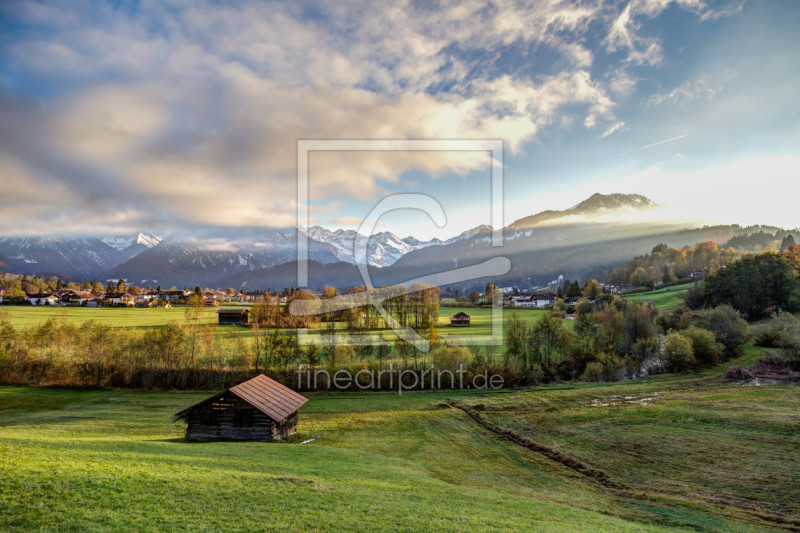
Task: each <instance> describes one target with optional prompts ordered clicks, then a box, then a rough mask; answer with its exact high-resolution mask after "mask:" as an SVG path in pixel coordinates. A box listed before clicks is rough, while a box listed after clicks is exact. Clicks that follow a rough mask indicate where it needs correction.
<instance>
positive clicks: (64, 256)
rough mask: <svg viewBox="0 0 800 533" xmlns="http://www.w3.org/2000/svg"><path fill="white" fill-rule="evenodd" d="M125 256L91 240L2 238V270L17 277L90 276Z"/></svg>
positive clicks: (0, 251) (45, 237) (106, 268)
mask: <svg viewBox="0 0 800 533" xmlns="http://www.w3.org/2000/svg"><path fill="white" fill-rule="evenodd" d="M126 258H127V255H126V254H125V253H124V252H122V251H119V250H117V249H115V248H112V247H111V246H109V245H107V244H106V243H104V242H103V241H102V240H101V239H98V238H95V237H86V238H65V237H55V236H39V237H17V238H14V237H2V238H0V260H1V261H2V263H4V266H3V270H7V271H9V272H14V273H17V274H33V273H37V272H57V273H61V274H64V275H67V276H70V275H76V274H77V275H82V276H94V275H97V274H100V273H102V272H105V271H106V270H108V269H109V268H111V267H113V266H115V265H118V264H119V263H120V262H122V261H124V260H125V259H126Z"/></svg>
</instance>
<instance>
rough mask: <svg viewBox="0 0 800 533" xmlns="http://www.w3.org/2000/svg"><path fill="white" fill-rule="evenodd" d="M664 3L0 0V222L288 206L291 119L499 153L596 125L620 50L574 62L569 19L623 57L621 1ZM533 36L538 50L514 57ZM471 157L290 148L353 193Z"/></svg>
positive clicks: (584, 50)
mask: <svg viewBox="0 0 800 533" xmlns="http://www.w3.org/2000/svg"><path fill="white" fill-rule="evenodd" d="M679 4H680V5H681V6H682V7H685V8H689V9H695V10H698V13H701V12H702V13H706V12H707V11H702V8H701V6H700V4H699V3H697V2H688V1H683V2H679ZM666 5H667V2H656V1H652V0H650V1H632V2H630V3H628V4H627V5H626V6H625V7H624V8H622V9H621V11H620V12H615V10H614V9H612V8H609V7H608V6H606V5H604V4H603V3H601V2H599V1H598V2H591V1H587V2H584V3H581V4H580V5H577V6H576V5H572V4H569V3H563V2H559V1H556V0H552V1H544V2H536V3H535V4H534V5H530V6H522V5H519V4H518V3H517V2H512V1H510V0H499V1H497V2H493V3H491V4H486V3H485V2H481V1H477V0H475V1H465V2H458V3H455V2H453V3H451V2H444V3H442V4H441V5H440V6H438V8H437V9H432V8H430V7H428V6H426V5H425V4H424V3H421V4H417V3H411V2H408V3H401V4H400V5H396V6H385V5H383V4H381V3H376V2H357V1H352V2H343V3H325V4H322V5H314V6H309V5H304V4H283V3H244V2H231V3H225V4H218V3H215V2H191V3H167V4H142V5H140V6H138V7H137V9H135V10H126V9H117V8H115V7H114V5H112V4H110V3H105V2H100V1H97V2H92V3H90V4H87V5H74V6H70V8H69V9H64V8H61V7H57V6H53V5H50V4H47V3H37V2H26V3H23V4H19V5H18V6H17V7H18V9H13V10H12V9H8V8H7V9H5V10H4V11H3V12H2V18H3V19H4V20H5V21H6V22H7V23H8V24H11V23H14V22H16V23H18V24H19V25H20V27H25V28H27V30H26V31H20V32H19V33H18V34H16V35H15V37H14V39H13V40H11V41H9V42H8V46H6V47H5V49H4V50H3V51H0V54H1V55H0V57H3V59H4V60H5V62H6V63H7V64H8V65H9V72H14V73H15V74H14V77H13V79H12V78H9V77H8V75H6V77H5V78H3V80H4V83H5V84H6V87H5V91H4V92H2V93H0V101H2V102H1V103H2V106H3V110H4V111H7V112H8V114H7V115H6V116H5V118H0V152H2V153H4V154H6V155H9V154H12V153H13V154H14V157H13V158H12V159H5V158H4V170H5V171H6V172H7V174H6V175H7V176H9V179H12V177H13V180H14V183H18V184H20V185H24V186H21V187H13V188H11V189H10V190H9V191H8V194H7V196H6V198H5V200H4V201H3V202H2V203H0V227H2V228H3V230H2V231H3V232H11V231H45V230H49V231H52V228H54V227H58V228H59V229H65V230H66V229H68V230H69V231H75V232H78V231H105V230H108V231H111V230H113V231H115V232H119V231H120V230H122V229H124V228H128V229H130V230H136V229H138V228H137V225H140V224H147V227H151V228H153V229H159V227H158V226H161V227H163V228H167V229H168V228H171V227H175V226H191V225H201V226H204V225H218V226H257V225H270V226H285V225H290V224H292V223H293V222H294V219H293V217H294V211H293V208H291V207H290V206H291V205H292V203H291V202H293V200H294V198H295V185H294V176H295V172H296V168H295V166H296V142H297V140H298V139H341V138H353V139H363V138H367V139H381V138H385V139H407V138H408V139H429V138H433V139H441V138H444V139H457V138H466V139H478V138H500V139H503V140H504V141H505V145H506V146H507V148H508V149H509V150H510V152H511V154H512V155H514V154H520V153H522V151H523V150H524V147H525V146H526V145H527V144H528V143H530V142H531V141H533V140H535V139H536V138H537V136H539V135H540V133H541V131H542V130H543V129H545V128H570V127H580V126H573V125H577V124H582V127H583V128H587V129H593V130H594V129H597V130H599V131H602V132H603V133H602V134H601V136H603V137H605V136H608V135H610V134H611V133H613V132H614V131H616V130H618V129H619V128H620V127H622V124H623V123H622V121H621V120H619V119H618V118H617V117H616V116H615V109H616V106H617V104H618V99H619V98H624V97H626V96H628V95H629V94H630V93H631V92H632V91H633V88H634V87H635V85H636V83H637V81H638V78H636V77H634V76H632V75H630V74H628V73H627V72H626V71H625V69H624V65H622V66H620V65H615V66H614V67H613V73H614V74H613V75H610V76H604V75H602V73H601V75H597V74H593V69H595V67H596V64H595V63H596V61H595V60H596V58H595V53H594V51H593V49H592V47H591V45H590V43H587V36H588V35H589V34H590V33H591V31H590V30H592V29H596V28H598V27H599V28H600V30H601V31H602V32H604V34H605V37H604V42H605V43H606V47H607V49H608V50H609V51H624V52H626V53H627V57H626V59H625V62H626V64H627V63H633V64H643V65H652V64H657V63H658V61H659V58H660V53H661V52H660V44H659V42H658V41H657V40H656V39H655V38H654V37H648V36H644V35H642V34H641V29H640V23H639V22H638V20H639V19H640V18H643V17H650V18H652V17H654V16H656V15H657V14H658V13H660V12H661V11H663V9H665V7H666ZM312 8H313V9H312ZM309 14H311V15H309ZM536 51H545V52H546V54H544V55H546V56H548V57H550V59H549V61H550V63H549V64H545V65H541V68H539V67H540V65H538V63H537V64H536V65H535V66H536V68H535V69H533V68H531V66H530V64H529V63H531V62H533V63H536V62H538V61H539V60H538V59H536V60H535V61H534V60H533V59H532V57H533V56H532V54H535V53H536ZM511 52H513V54H512V55H516V56H517V57H518V58H519V59H518V60H517V61H516V62H512V63H509V62H508V60H507V58H506V56H507V55H509V54H511ZM536 57H537V58H538V56H536ZM531 64H532V63H531ZM12 93H14V94H16V95H17V96H11V94H12ZM19 95H23V96H22V97H19ZM487 165H488V162H487V160H486V157H485V154H480V153H438V154H431V153H402V154H386V153H371V154H353V153H325V154H314V155H313V156H312V159H311V167H310V168H311V179H312V186H313V193H314V194H315V195H316V198H315V199H317V200H322V199H326V198H328V199H330V198H333V197H342V196H345V197H349V198H356V199H364V200H369V199H373V198H375V196H376V195H377V194H379V193H380V192H381V191H382V190H383V188H384V186H385V185H386V184H387V183H394V182H397V181H398V180H399V179H400V176H401V175H402V174H403V172H405V171H407V170H409V169H417V170H420V171H423V172H425V173H427V174H429V175H432V176H440V175H445V174H448V173H456V174H466V173H468V172H470V171H473V170H475V169H480V168H487ZM30 189H34V190H41V191H43V192H45V193H46V194H38V195H31V194H30V192H29V190H30ZM26 213H27V215H26ZM139 227H142V226H139Z"/></svg>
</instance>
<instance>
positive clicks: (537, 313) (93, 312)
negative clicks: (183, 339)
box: [0, 305, 572, 335]
mask: <svg viewBox="0 0 800 533" xmlns="http://www.w3.org/2000/svg"><path fill="white" fill-rule="evenodd" d="M185 309H186V308H185V307H181V306H176V307H171V308H169V309H162V308H153V309H146V308H125V307H97V308H87V307H49V306H26V305H4V306H0V314H2V313H7V314H8V316H9V318H10V320H11V323H12V324H13V325H14V327H17V328H20V329H25V328H30V327H35V326H38V325H41V324H43V323H44V322H45V321H46V320H47V319H48V318H50V317H53V316H55V317H62V316H63V317H64V318H65V319H66V320H67V322H69V323H72V324H76V325H79V324H82V323H83V322H86V321H87V320H95V321H97V322H101V323H104V324H107V325H109V326H112V327H124V328H147V327H158V326H163V325H164V324H166V323H167V322H169V321H171V320H175V321H178V322H185V321H186V318H185V316H184V310H185ZM217 310H218V308H215V307H206V308H203V310H202V314H201V316H200V322H202V323H216V322H217V314H216V313H217ZM459 311H464V312H465V313H467V314H469V315H470V316H471V317H472V326H471V327H469V328H450V321H449V320H448V317H450V316H452V315H454V314H455V313H458V312H459ZM511 312H516V313H517V315H518V316H519V317H520V319H522V320H523V321H524V322H526V323H532V322H535V321H537V320H539V319H540V318H541V317H542V316H543V315H544V314H545V313H548V311H542V310H538V309H516V310H513V311H512V310H509V309H505V310H503V313H504V314H506V315H507V314H510V313H511ZM491 316H492V310H491V309H478V308H475V309H473V308H460V307H441V308H440V309H439V322H438V325H437V327H438V328H439V329H440V331H441V333H442V334H443V335H453V334H457V335H490V334H491ZM564 324H565V325H566V326H567V327H572V321H569V320H565V321H564ZM340 326H341V329H344V324H340ZM221 331H223V332H225V333H231V332H239V333H248V334H249V332H248V331H247V330H245V329H243V328H238V327H235V326H225V327H224V328H221Z"/></svg>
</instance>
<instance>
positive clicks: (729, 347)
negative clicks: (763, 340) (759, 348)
mask: <svg viewBox="0 0 800 533" xmlns="http://www.w3.org/2000/svg"><path fill="white" fill-rule="evenodd" d="M700 326H701V327H702V328H703V329H707V330H709V331H711V332H713V333H714V335H715V336H716V337H717V341H719V342H721V343H722V345H723V346H725V352H726V356H727V357H732V356H734V355H738V354H739V353H741V351H742V348H744V346H745V345H746V344H747V343H748V342H750V326H749V325H748V324H747V322H746V321H745V320H744V319H743V318H742V315H741V314H739V311H737V310H736V309H734V308H733V307H731V306H730V305H720V306H718V307H715V308H714V309H713V310H712V311H711V312H710V313H708V314H706V316H705V319H704V320H703V321H702V322H701V323H700Z"/></svg>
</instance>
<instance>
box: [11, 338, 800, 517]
mask: <svg viewBox="0 0 800 533" xmlns="http://www.w3.org/2000/svg"><path fill="white" fill-rule="evenodd" d="M760 355H761V354H760V352H759V350H758V349H757V348H751V349H750V351H749V352H748V354H747V355H746V356H744V357H743V358H740V359H739V360H737V361H732V362H730V363H728V365H725V367H718V368H715V369H712V370H709V371H705V372H703V373H700V374H695V375H687V376H675V375H667V376H659V377H655V378H646V379H642V380H637V381H628V382H618V383H613V384H585V385H574V384H570V385H554V386H548V387H541V388H535V389H527V390H519V391H509V390H504V391H495V392H477V391H464V392H455V391H437V392H417V393H408V394H403V395H402V396H398V395H394V394H390V393H361V394H357V393H352V394H312V395H310V401H309V402H308V404H306V406H305V407H304V408H303V409H302V410H301V412H300V422H299V425H298V434H297V435H296V436H294V437H292V438H291V439H290V441H289V442H283V443H205V444H197V443H195V444H187V443H185V442H184V441H183V440H182V435H183V431H184V426H183V424H182V423H173V422H171V416H172V414H173V413H175V412H176V411H178V410H179V409H181V408H183V407H186V406H188V405H190V404H191V403H193V402H196V401H198V400H200V399H202V398H204V397H205V396H207V393H193V392H143V391H122V390H112V391H75V390H61V389H48V388H32V387H12V386H6V387H0V530H3V531H30V530H47V531H99V530H104V531H108V530H112V531H113V530H117V531H120V530H131V529H135V530H142V531H164V530H171V531H173V530H175V531H177V530H192V531H196V530H223V531H247V530H299V529H313V530H320V531H341V530H349V531H366V530H378V529H380V530H387V531H432V530H444V531H465V530H467V531H500V530H516V531H580V530H602V531H720V532H722V531H726V532H727V531H762V530H763V531H768V530H775V529H796V528H797V527H798V526H800V501H798V498H797V496H798V492H797V487H798V486H800V463H798V462H797V456H796V451H797V449H798V447H799V446H800V437H798V434H799V431H798V430H800V426H798V419H797V413H798V410H799V409H800V394H798V392H797V389H796V388H795V387H791V386H786V385H764V386H753V385H739V384H736V383H725V382H722V381H720V380H719V375H720V374H721V373H722V372H723V371H724V370H725V368H727V366H729V365H730V364H748V363H749V362H751V361H753V360H755V359H756V358H758V357H759V356H760ZM645 398H652V399H651V400H644V399H645ZM453 406H460V407H461V408H455V407H453ZM462 408H463V409H477V410H478V412H480V413H481V416H482V417H483V418H484V419H486V420H488V421H490V422H491V423H493V424H495V425H498V426H502V427H503V428H508V429H510V430H512V431H514V432H515V433H517V434H520V435H524V436H525V437H526V438H528V439H531V440H533V441H535V442H537V443H538V444H540V445H542V446H546V447H548V448H550V449H556V450H558V451H559V452H560V453H561V454H562V455H563V456H565V457H569V458H574V459H575V460H578V461H581V462H583V463H585V464H586V465H588V466H589V467H591V468H593V469H596V470H601V471H603V472H604V473H605V474H607V476H608V479H609V480H610V481H611V483H606V484H603V483H600V482H598V481H597V480H596V479H594V478H592V477H589V476H586V475H583V474H581V472H579V471H578V470H576V469H575V468H571V467H569V466H567V465H566V464H565V463H564V462H563V461H561V462H560V461H556V460H553V459H551V458H549V457H548V456H547V455H546V454H543V453H538V452H536V451H532V450H530V449H528V448H525V447H522V446H520V445H518V444H516V443H514V442H511V441H510V440H508V439H505V438H503V437H501V436H500V435H498V434H497V433H495V432H492V431H489V430H487V429H486V428H485V427H484V426H482V425H480V424H479V423H478V422H477V421H476V420H475V419H473V418H471V417H470V416H468V414H467V413H466V412H465V411H464V410H462ZM310 439H315V440H313V441H312V442H310V443H306V444H301V443H303V442H304V441H306V440H310Z"/></svg>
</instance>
